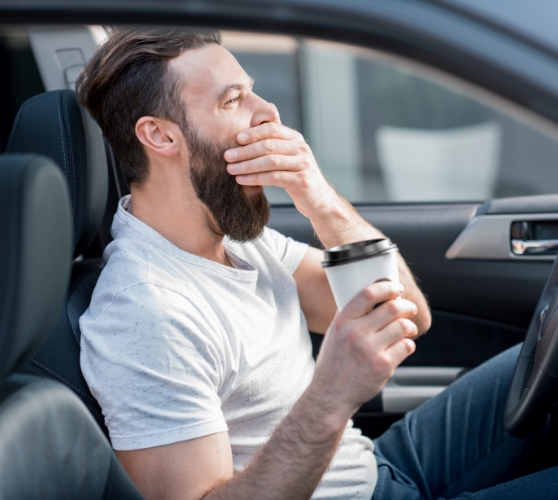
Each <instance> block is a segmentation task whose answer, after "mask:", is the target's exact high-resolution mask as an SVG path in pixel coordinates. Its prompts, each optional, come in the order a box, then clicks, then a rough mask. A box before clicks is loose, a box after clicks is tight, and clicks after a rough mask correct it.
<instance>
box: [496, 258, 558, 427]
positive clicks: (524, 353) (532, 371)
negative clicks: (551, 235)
mask: <svg viewBox="0 0 558 500" xmlns="http://www.w3.org/2000/svg"><path fill="white" fill-rule="evenodd" d="M557 396H558V257H557V258H556V260H555V261H554V265H553V266H552V270H551V272H550V276H549V277H548V280H547V281H546V285H545V287H544V291H543V293H542V295H541V298H540V299H539V303H538V304H537V308H536V309H535V314H534V316H533V318H532V319H531V323H530V325H529V329H528V330H527V335H526V336H525V341H524V342H523V347H522V349H521V353H520V354H519V358H518V360H517V364H516V366H515V371H514V374H513V378H512V383H511V386H510V389H509V392H508V399H507V401H506V408H505V412H504V427H505V428H506V430H507V431H508V432H509V433H510V434H512V435H513V436H516V437H526V436H528V435H529V434H531V433H532V432H533V431H534V430H535V429H536V427H537V426H538V425H539V424H540V422H541V421H542V419H543V418H544V417H545V416H546V415H548V413H549V412H550V410H551V409H552V406H553V404H554V400H555V399H556V397H557Z"/></svg>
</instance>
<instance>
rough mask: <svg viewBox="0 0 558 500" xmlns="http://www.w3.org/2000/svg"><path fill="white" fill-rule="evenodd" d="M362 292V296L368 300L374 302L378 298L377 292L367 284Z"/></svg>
mask: <svg viewBox="0 0 558 500" xmlns="http://www.w3.org/2000/svg"><path fill="white" fill-rule="evenodd" d="M361 294H362V297H363V298H364V299H365V300H367V301H368V302H373V301H374V300H376V293H375V292H374V290H372V288H371V287H369V286H367V287H366V288H365V289H364V290H362V292H361Z"/></svg>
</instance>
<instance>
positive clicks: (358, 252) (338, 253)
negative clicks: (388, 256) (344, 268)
mask: <svg viewBox="0 0 558 500" xmlns="http://www.w3.org/2000/svg"><path fill="white" fill-rule="evenodd" d="M391 250H397V246H396V245H395V244H394V243H392V241H391V240H390V239H389V238H382V239H378V240H366V241H357V242H356V243H349V244H348V245H340V246H338V247H332V248H329V249H328V250H326V251H325V252H324V258H325V260H324V261H323V262H322V267H331V266H337V265H340V264H348V263H349V262H354V261H357V260H362V259H367V258H368V257H374V256H375V255H380V254H382V253H386V252H389V251H391Z"/></svg>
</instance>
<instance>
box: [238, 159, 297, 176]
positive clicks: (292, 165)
mask: <svg viewBox="0 0 558 500" xmlns="http://www.w3.org/2000/svg"><path fill="white" fill-rule="evenodd" d="M303 166H304V162H303V161H302V159H301V158H298V157H296V156H285V155H268V156H260V157H258V158H254V159H253V160H248V161H241V162H239V163H229V164H228V165H227V172H229V174H231V175H247V174H257V173H260V172H268V171H272V170H287V171H291V172H293V171H297V170H300V169H301V168H302V167H303Z"/></svg>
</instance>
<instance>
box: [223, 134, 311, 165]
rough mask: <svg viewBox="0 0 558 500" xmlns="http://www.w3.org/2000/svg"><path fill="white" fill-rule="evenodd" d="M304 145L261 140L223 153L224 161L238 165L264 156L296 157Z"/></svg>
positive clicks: (303, 143) (276, 140)
mask: <svg viewBox="0 0 558 500" xmlns="http://www.w3.org/2000/svg"><path fill="white" fill-rule="evenodd" d="M305 146H306V143H305V142H304V141H302V140H300V141H297V140H296V139H291V140H286V139H263V140H261V141H258V142H253V143H251V144H248V145H247V146H242V147H239V148H232V149H228V150H227V151H225V160H227V161H228V162H230V163H238V162H241V161H245V160H251V159H253V158H258V157H260V156H265V155H272V154H277V155H296V154H297V153H300V152H302V149H303V147H305Z"/></svg>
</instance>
